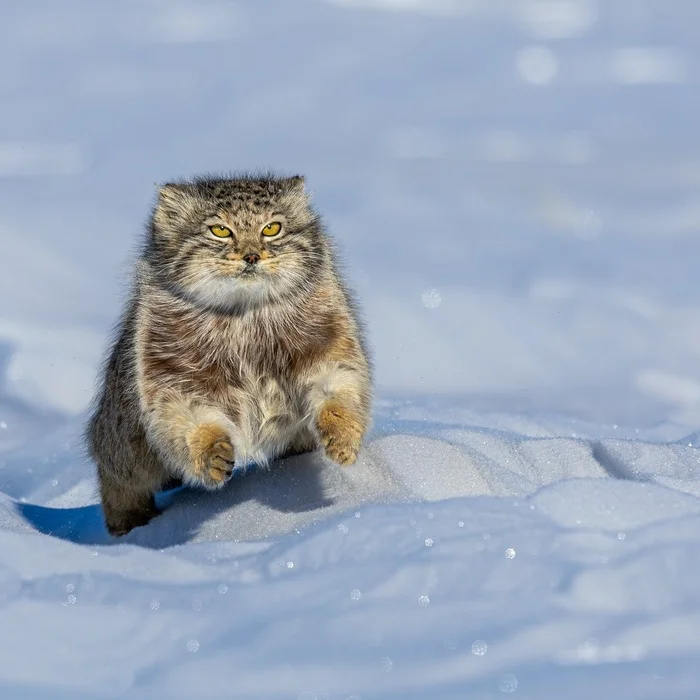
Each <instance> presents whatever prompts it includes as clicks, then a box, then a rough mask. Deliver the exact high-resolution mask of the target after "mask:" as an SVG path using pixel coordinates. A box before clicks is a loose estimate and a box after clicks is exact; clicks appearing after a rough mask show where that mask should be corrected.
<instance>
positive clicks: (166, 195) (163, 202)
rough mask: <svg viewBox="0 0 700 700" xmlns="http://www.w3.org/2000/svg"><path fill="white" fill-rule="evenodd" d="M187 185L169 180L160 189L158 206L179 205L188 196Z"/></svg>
mask: <svg viewBox="0 0 700 700" xmlns="http://www.w3.org/2000/svg"><path fill="white" fill-rule="evenodd" d="M187 193H188V188H187V185H178V184H177V183H172V182H168V183H166V184H165V185H161V187H160V188H159V189H158V206H159V207H160V206H164V207H173V206H174V207H177V206H178V204H181V203H182V202H183V201H184V200H185V198H186V197H187Z"/></svg>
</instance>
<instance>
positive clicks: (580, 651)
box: [0, 0, 700, 700]
mask: <svg viewBox="0 0 700 700" xmlns="http://www.w3.org/2000/svg"><path fill="white" fill-rule="evenodd" d="M669 8H670V5H669V3H668V2H661V0H609V1H608V0H605V2H604V1H603V0H597V1H596V0H518V1H517V2H514V1H511V0H328V1H327V2H323V1H321V0H295V1H294V2H293V3H292V2H291V1H288V0H265V1H264V2H257V1H256V2H253V1H252V0H250V1H249V2H243V1H242V0H241V1H238V2H233V1H229V0H167V1H165V0H119V2H117V1H116V0H113V1H111V2H110V1H108V0H105V1H104V2H100V3H95V2H93V1H92V0H65V1H64V2H61V3H55V2H53V0H27V1H26V2H24V3H14V4H9V3H8V4H7V6H6V7H3V11H2V15H3V21H2V23H0V47H1V48H0V52H1V58H2V60H0V94H1V95H2V104H3V109H2V110H1V111H0V251H1V255H0V299H2V306H1V307H0V697H2V698H12V699H14V698H17V699H19V700H24V699H25V698H32V699H34V698H41V699H43V698H66V699H68V698H70V700H74V699H76V698H100V697H130V698H131V697H133V698H144V699H146V698H148V699H149V700H150V699H152V698H156V699H158V698H171V697H172V698H179V697H181V698H188V699H189V698H231V697H240V698H261V699H271V700H275V699H277V698H280V699H281V698H290V699H291V700H320V699H323V700H329V699H332V700H338V699H340V700H349V699H351V698H352V699H354V700H356V699H358V698H361V699H362V700H371V699H373V698H385V697H392V698H421V699H423V698H425V699H433V698H434V699H441V698H470V699H476V700H480V699H482V698H484V699H485V698H499V697H503V696H504V695H509V694H513V695H514V697H521V698H532V699H535V698H536V699H537V700H554V699H557V700H558V699H559V698H562V697H566V696H568V697H571V698H573V699H574V700H576V699H581V700H584V699H585V700H589V699H590V698H591V697H597V698H601V700H607V698H614V699H615V700H642V699H645V700H646V699H649V700H652V699H657V698H663V699H664V700H675V699H676V698H678V699H685V698H687V699H691V698H692V699H696V698H697V697H699V696H700V670H698V666H699V664H698V661H699V660H700V586H699V585H698V584H699V582H700V450H699V449H698V448H699V447H700V324H698V319H699V318H700V278H699V276H698V275H697V273H696V267H697V262H696V261H697V260H698V259H699V258H700V238H699V237H698V235H697V232H698V228H699V227H700V195H699V194H698V193H699V192H700V144H699V143H698V141H697V139H696V138H695V132H696V129H697V127H696V125H697V123H698V117H700V114H699V112H700V109H699V108H700V93H698V91H697V83H698V78H699V76H700V53H699V50H698V46H700V30H699V29H698V28H699V27H700V5H698V4H697V3H696V2H695V1H694V0H675V1H674V3H673V11H669ZM265 166H274V167H277V168H280V169H282V170H286V171H290V172H296V171H300V172H304V173H305V174H306V176H307V180H308V183H309V186H310V187H311V188H312V189H313V190H314V192H315V199H316V202H317V204H318V206H319V208H320V209H322V211H323V212H324V213H325V215H326V218H327V221H328V224H329V226H330V228H331V230H332V232H333V234H334V235H335V237H336V238H337V239H338V241H339V243H340V245H341V247H342V249H343V251H344V254H345V255H344V258H345V261H346V264H347V270H348V275H349V278H350V280H351V283H352V285H353V286H354V287H355V288H356V289H357V290H358V293H359V297H360V300H361V302H362V306H363V308H364V310H365V315H366V319H367V326H368V335H369V338H370V342H371V345H372V347H373V350H374V355H375V360H376V367H377V379H378V400H377V407H376V416H375V422H374V427H373V430H372V434H371V435H370V438H369V440H368V443H367V446H366V448H365V450H364V452H363V454H362V455H361V458H360V460H359V462H358V464H357V465H356V466H354V467H351V468H348V469H344V470H343V469H340V468H339V467H335V466H333V465H329V464H326V463H324V461H323V460H322V459H321V458H320V457H319V456H302V457H296V458H292V459H290V460H288V461H287V462H286V463H280V464H276V465H274V466H273V467H272V468H271V469H270V470H269V471H261V470H259V469H256V468H253V469H251V470H249V471H248V472H247V473H239V474H237V475H236V477H235V478H234V479H233V480H232V482H231V484H230V485H229V486H228V487H227V488H226V489H224V490H223V491H221V492H218V493H215V494H210V493H204V492H199V491H194V490H185V489H181V490H177V491H171V492H168V493H165V494H161V495H160V496H159V500H160V502H161V504H162V505H163V506H164V507H165V508H166V510H165V513H164V514H163V515H162V516H160V517H159V518H157V519H156V520H154V521H153V522H152V523H151V524H149V526H147V527H145V528H139V529H137V530H135V531H133V532H132V533H131V534H130V535H128V536H127V537H125V538H124V539H122V540H120V541H118V542H116V541H113V540H111V539H110V538H109V537H108V535H107V533H106V531H105V529H104V525H103V522H102V517H101V512H100V508H99V505H98V498H97V495H96V483H95V479H94V474H93V470H92V467H91V465H90V464H89V463H88V462H87V461H86V459H85V457H84V454H83V450H82V447H81V445H80V432H81V426H82V422H83V420H84V417H85V411H86V406H87V403H88V401H89V399H90V396H91V393H92V391H93V386H94V380H95V376H96V373H97V370H98V364H99V359H100V357H101V355H102V353H103V351H104V347H105V343H106V341H107V338H108V336H109V332H110V328H111V326H112V325H113V323H114V321H115V319H116V317H117V314H118V310H119V307H120V302H121V299H122V296H123V291H124V288H125V286H126V285H127V284H128V278H129V269H130V263H131V260H132V256H133V251H134V250H135V245H136V241H137V239H138V235H139V231H140V228H141V225H142V222H143V221H144V219H145V217H146V215H147V212H148V208H149V207H150V205H151V203H152V199H153V193H154V183H156V182H161V181H164V180H167V179H170V178H173V177H179V176H186V175H188V174H191V173H193V172H198V171H203V170H207V171H212V170H213V171H217V170H218V171H226V170H231V169H235V168H246V167H265Z"/></svg>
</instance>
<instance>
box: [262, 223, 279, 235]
mask: <svg viewBox="0 0 700 700" xmlns="http://www.w3.org/2000/svg"><path fill="white" fill-rule="evenodd" d="M281 230H282V224H281V223H280V222H279V221H273V222H272V223H271V224H268V225H267V226H265V228H263V230H262V235H263V236H276V235H277V234H278V233H279V232H280V231H281Z"/></svg>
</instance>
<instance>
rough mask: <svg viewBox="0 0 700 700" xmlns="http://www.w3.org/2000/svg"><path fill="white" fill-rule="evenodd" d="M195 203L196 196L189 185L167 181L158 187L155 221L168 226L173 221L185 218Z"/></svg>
mask: <svg viewBox="0 0 700 700" xmlns="http://www.w3.org/2000/svg"><path fill="white" fill-rule="evenodd" d="M193 205H194V198H193V196H192V193H191V191H190V189H189V187H188V186H187V185H180V184H177V183H167V184H165V185H162V186H161V187H160V188H159V189H158V202H157V204H156V211H155V217H154V218H155V221H156V223H157V224H159V225H160V226H167V225H168V223H170V222H171V221H174V220H177V219H182V218H185V217H186V216H187V215H188V214H189V213H190V212H191V211H192V208H193Z"/></svg>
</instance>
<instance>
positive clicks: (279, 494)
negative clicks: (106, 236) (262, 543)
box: [16, 453, 334, 549]
mask: <svg viewBox="0 0 700 700" xmlns="http://www.w3.org/2000/svg"><path fill="white" fill-rule="evenodd" d="M327 468H328V467H327V465H326V464H325V463H324V462H323V459H322V458H321V456H320V455H319V454H317V453H309V454H304V455H298V456H296V457H289V458H287V459H284V460H279V461H277V462H275V463H273V464H272V465H271V466H270V468H269V469H262V468H260V467H257V466H253V467H252V468H248V469H247V470H244V473H243V472H239V471H238V470H236V471H235V472H234V476H233V477H232V479H231V480H230V481H229V483H227V484H226V486H225V487H224V488H223V489H221V490H220V491H215V492H211V491H204V490H198V489H190V488H185V487H182V488H178V489H174V490H172V491H168V492H165V493H161V494H157V495H156V502H157V504H158V506H159V507H160V508H162V509H163V513H162V514H161V515H160V516H158V517H156V518H154V519H153V520H152V521H151V522H150V523H149V524H148V525H146V526H144V527H139V528H136V529H134V530H132V531H131V532H130V533H129V534H128V535H125V536H124V537H120V538H114V537H111V536H110V535H109V533H108V532H107V528H106V527H105V523H104V517H103V514H102V507H101V506H100V505H99V504H97V505H90V506H83V507H79V508H52V507H47V506H39V505H34V504H31V503H17V504H16V507H17V510H18V512H19V514H20V515H21V516H22V517H23V518H24V519H25V520H27V521H28V522H29V523H30V524H31V525H32V526H33V527H34V528H35V529H36V530H37V531H39V532H41V533H43V534H45V535H51V536H53V537H58V538H60V539H63V540H68V541H70V542H75V543H76V544H84V545H98V544H99V545H106V544H135V545H139V546H142V547H149V548H156V549H161V548H163V547H171V546H173V545H178V544H183V543H185V542H188V541H190V540H192V539H194V538H195V537H196V536H197V534H198V533H199V532H200V530H201V528H202V526H203V525H204V524H205V523H206V522H207V521H210V520H212V519H213V518H215V517H216V516H217V515H218V514H219V513H222V512H224V511H228V510H230V509H232V508H235V507H239V508H246V509H247V511H249V512H250V513H251V515H255V514H257V515H258V516H260V514H261V513H263V512H264V513H265V514H266V517H265V518H263V519H266V520H268V521H270V520H271V521H272V522H273V525H274V523H277V524H278V525H281V526H282V527H283V528H284V524H285V523H287V524H288V525H289V523H292V522H293V521H294V520H296V519H298V516H299V515H300V514H303V513H308V512H309V511H314V510H321V509H324V508H327V507H329V506H332V505H333V503H334V500H333V498H332V497H329V496H328V495H327V494H326V489H324V483H323V470H324V469H327ZM295 516H296V517H295ZM291 527H293V525H291V526H290V527H289V528H284V529H291ZM226 534H227V536H231V537H233V538H236V539H238V538H241V539H249V538H251V536H252V537H253V538H255V536H256V535H257V536H259V537H261V536H264V535H265V534H266V533H265V532H264V529H261V530H260V531H259V532H256V531H255V529H254V528H253V530H250V529H247V528H246V530H245V531H242V532H240V533H236V532H230V530H229V531H227V533H226Z"/></svg>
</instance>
